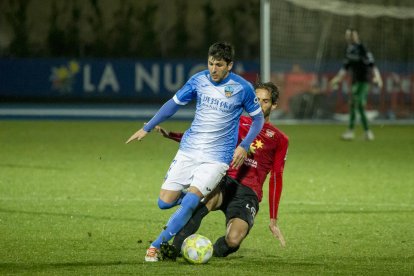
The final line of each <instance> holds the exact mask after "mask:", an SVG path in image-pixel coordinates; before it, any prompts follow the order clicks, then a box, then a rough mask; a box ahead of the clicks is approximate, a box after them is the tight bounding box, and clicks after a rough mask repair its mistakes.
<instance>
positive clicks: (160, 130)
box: [155, 125, 170, 138]
mask: <svg viewBox="0 0 414 276" xmlns="http://www.w3.org/2000/svg"><path fill="white" fill-rule="evenodd" d="M155 130H156V131H157V132H158V133H160V134H161V135H162V136H164V137H165V138H170V132H169V131H168V130H166V129H165V128H163V127H161V126H159V125H156V126H155Z"/></svg>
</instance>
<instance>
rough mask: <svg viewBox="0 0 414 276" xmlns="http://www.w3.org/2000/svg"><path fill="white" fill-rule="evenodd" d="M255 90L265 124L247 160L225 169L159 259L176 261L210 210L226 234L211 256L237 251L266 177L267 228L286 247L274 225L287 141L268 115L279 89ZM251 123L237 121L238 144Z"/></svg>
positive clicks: (257, 87)
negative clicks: (221, 216)
mask: <svg viewBox="0 0 414 276" xmlns="http://www.w3.org/2000/svg"><path fill="white" fill-rule="evenodd" d="M255 91H256V96H257V98H258V99H259V102H260V105H261V108H262V111H263V114H264V117H265V124H264V126H263V128H262V130H261V132H260V133H259V135H258V136H257V137H256V139H255V140H254V141H253V143H252V144H251V145H250V151H249V153H248V156H247V158H246V159H245V160H244V163H243V165H242V166H241V167H240V168H238V169H234V168H230V169H229V170H228V171H227V175H226V176H225V177H224V178H223V179H222V181H221V183H220V185H219V187H217V188H216V190H215V191H214V192H212V193H211V195H210V196H209V197H208V198H206V200H205V202H204V203H201V204H200V205H199V206H198V208H197V210H196V211H195V212H194V213H193V216H192V217H191V219H190V221H189V222H188V223H187V224H186V225H185V226H184V228H183V229H182V230H181V231H180V232H179V233H177V235H176V236H175V238H174V242H173V244H172V245H169V244H168V243H164V244H163V245H161V253H162V254H163V257H164V258H172V259H175V257H176V254H177V253H178V251H179V249H180V248H181V244H182V243H183V241H184V239H185V238H186V237H188V236H189V235H191V234H193V233H195V232H196V231H197V230H198V228H199V226H200V224H201V220H202V219H203V217H204V216H206V215H207V214H208V212H209V211H212V210H222V211H223V212H224V214H225V216H226V225H227V232H226V235H225V236H223V237H220V238H219V239H218V240H217V241H216V242H215V244H214V256H217V257H225V256H227V255H229V254H231V253H233V252H236V251H237V250H238V249H239V247H240V244H241V243H242V241H243V240H244V238H245V237H246V236H247V235H248V233H249V231H250V229H251V228H252V227H253V224H254V218H255V216H256V214H257V212H258V211H259V202H261V200H262V196H263V184H264V182H265V180H266V177H267V175H268V173H269V172H270V180H269V211H270V222H269V229H270V231H271V232H272V234H273V236H274V237H275V238H277V239H279V241H280V244H281V246H285V239H284V237H283V235H282V232H281V231H280V229H279V227H278V225H277V215H278V207H279V202H280V196H281V193H282V186H283V185H282V184H283V169H284V165H285V160H286V154H287V150H288V144H289V141H288V137H287V136H286V135H285V134H284V133H283V132H282V131H280V130H279V129H277V128H276V127H275V126H273V125H272V124H271V123H270V121H269V117H270V113H271V112H272V111H273V110H274V109H275V108H276V106H277V101H278V98H279V89H278V87H277V86H276V85H274V84H273V83H271V82H267V83H257V84H256V85H255ZM251 121H252V120H251V119H250V118H249V117H246V116H242V117H241V118H240V122H239V134H238V142H239V143H240V142H241V141H242V140H243V138H244V137H245V135H246V134H247V132H248V130H249V128H250V124H251ZM157 130H158V131H159V132H160V133H161V134H163V136H164V137H167V138H170V139H172V140H175V141H180V139H181V136H182V133H174V132H167V131H166V130H165V129H163V128H161V127H159V126H158V127H157ZM177 249H178V250H177Z"/></svg>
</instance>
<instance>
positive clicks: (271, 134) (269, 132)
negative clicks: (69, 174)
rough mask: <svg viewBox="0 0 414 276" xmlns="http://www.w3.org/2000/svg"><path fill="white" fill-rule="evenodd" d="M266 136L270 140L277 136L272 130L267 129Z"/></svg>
mask: <svg viewBox="0 0 414 276" xmlns="http://www.w3.org/2000/svg"><path fill="white" fill-rule="evenodd" d="M266 135H267V136H268V137H270V138H273V136H275V133H274V132H273V131H271V130H270V129H266Z"/></svg>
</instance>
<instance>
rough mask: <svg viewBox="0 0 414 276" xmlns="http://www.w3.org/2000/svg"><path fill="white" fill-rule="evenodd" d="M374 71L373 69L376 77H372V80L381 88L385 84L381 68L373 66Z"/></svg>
mask: <svg viewBox="0 0 414 276" xmlns="http://www.w3.org/2000/svg"><path fill="white" fill-rule="evenodd" d="M372 71H373V75H374V77H373V79H372V82H373V83H374V84H375V85H377V86H378V88H379V89H381V88H382V85H383V83H382V78H381V74H380V72H379V70H378V68H377V67H376V66H374V67H373V68H372Z"/></svg>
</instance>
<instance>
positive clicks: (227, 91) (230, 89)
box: [224, 86, 234, 98]
mask: <svg viewBox="0 0 414 276" xmlns="http://www.w3.org/2000/svg"><path fill="white" fill-rule="evenodd" d="M233 92H234V88H233V87H232V86H226V87H224V95H226V97H227V98H230V97H231V96H232V95H233Z"/></svg>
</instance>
